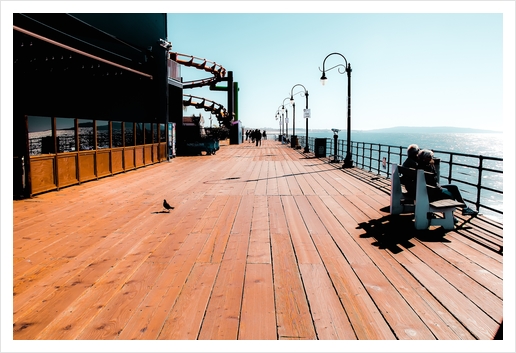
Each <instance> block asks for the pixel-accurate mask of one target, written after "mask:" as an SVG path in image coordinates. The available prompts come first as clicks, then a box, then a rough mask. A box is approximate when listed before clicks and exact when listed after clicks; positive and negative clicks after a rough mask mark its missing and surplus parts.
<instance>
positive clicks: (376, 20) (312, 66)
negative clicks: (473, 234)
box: [168, 2, 514, 131]
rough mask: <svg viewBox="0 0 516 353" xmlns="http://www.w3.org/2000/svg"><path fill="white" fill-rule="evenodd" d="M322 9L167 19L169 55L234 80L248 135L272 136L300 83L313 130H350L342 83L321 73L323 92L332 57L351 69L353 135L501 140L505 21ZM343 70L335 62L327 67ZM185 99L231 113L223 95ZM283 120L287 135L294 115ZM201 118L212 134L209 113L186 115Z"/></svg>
mask: <svg viewBox="0 0 516 353" xmlns="http://www.w3.org/2000/svg"><path fill="white" fill-rule="evenodd" d="M365 3H368V2H365ZM435 4H436V5H435V6H434V10H437V9H439V4H438V3H435ZM293 5H294V4H293ZM293 7H294V8H295V9H297V8H298V5H294V6H293ZM440 7H442V6H440ZM321 8H324V9H326V10H327V12H326V13H264V12H260V13H174V14H172V13H169V15H168V36H169V38H168V39H169V41H170V42H171V43H172V51H175V52H178V53H182V54H189V55H193V56H196V57H199V58H203V59H207V60H210V61H215V62H217V63H218V64H221V65H222V66H223V67H225V68H226V69H227V70H230V71H233V76H234V80H235V81H236V82H238V85H239V89H240V90H239V107H238V109H239V118H240V120H241V121H242V123H243V125H244V126H247V127H255V128H264V127H274V128H277V127H278V126H279V125H278V121H276V120H275V114H276V111H277V110H278V107H280V106H281V105H282V103H283V102H284V99H285V98H287V97H289V96H290V91H291V88H292V87H293V86H294V85H296V84H298V83H299V84H302V85H303V86H304V87H306V89H307V90H308V92H309V108H310V109H311V119H310V121H309V126H310V128H319V129H329V128H334V127H335V128H340V129H346V126H347V119H346V117H347V115H346V114H347V113H346V97H347V77H346V75H345V74H343V75H341V74H339V73H338V71H337V69H334V70H332V71H329V72H327V75H326V76H327V77H328V81H327V84H326V85H325V86H322V85H321V84H320V77H321V72H320V70H319V68H322V62H323V60H324V58H325V57H326V56H327V55H328V54H330V53H333V52H338V53H340V54H342V55H344V56H345V57H346V59H347V61H348V62H349V63H350V64H351V68H352V76H351V110H352V126H351V128H352V130H369V129H377V128H387V127H393V126H458V127H470V128H478V129H489V130H495V131H503V130H504V118H503V116H504V115H503V114H504V113H503V92H504V86H503V84H504V82H503V78H504V67H503V48H504V43H503V14H502V13H500V12H498V13H486V12H485V11H484V12H482V13H414V12H412V13H344V12H345V11H346V6H345V4H344V2H340V3H337V2H330V3H324V5H322V6H321ZM416 9H417V8H415V10H416ZM359 10H362V11H365V10H366V6H362V7H361V8H359ZM441 11H442V10H441ZM464 11H466V7H464ZM330 12H333V13H330ZM339 12H341V13H339ZM360 12H361V11H360ZM434 12H435V11H434ZM513 47H514V46H513ZM342 63H344V59H342V58H341V57H340V56H338V55H332V56H330V57H329V58H328V59H327V61H326V67H327V68H328V67H331V66H334V65H337V64H342ZM182 75H183V78H184V80H185V81H188V80H191V79H195V78H203V77H208V76H209V75H206V73H205V72H204V71H201V70H196V69H192V68H188V67H183V69H182ZM297 91H299V88H296V89H295V92H297ZM184 93H185V94H192V95H196V96H202V97H205V98H208V99H212V100H214V101H216V102H218V103H220V104H222V105H224V106H227V96H226V94H225V93H223V92H216V91H210V90H209V89H208V88H196V89H190V90H185V92H184ZM288 101H289V100H288V99H287V100H285V103H288ZM304 106H305V98H304V97H302V96H301V95H298V96H296V127H298V128H302V127H304V126H305V125H304V124H305V122H304V119H303V118H302V114H303V111H302V109H303V108H304ZM287 110H288V111H289V113H288V114H289V118H290V124H289V127H290V128H291V127H292V107H291V106H290V105H288V106H287ZM200 113H201V114H203V116H204V117H205V119H206V121H207V123H206V124H208V120H207V118H209V113H206V112H204V111H203V110H198V109H195V108H188V110H187V114H200Z"/></svg>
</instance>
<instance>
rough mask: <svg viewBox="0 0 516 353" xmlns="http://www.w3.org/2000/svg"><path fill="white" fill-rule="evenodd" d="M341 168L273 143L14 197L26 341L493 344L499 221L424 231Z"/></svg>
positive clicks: (17, 301)
mask: <svg viewBox="0 0 516 353" xmlns="http://www.w3.org/2000/svg"><path fill="white" fill-rule="evenodd" d="M337 167H338V166H337V165H334V164H330V163H328V161H327V159H319V158H314V157H313V155H311V154H308V155H304V154H302V153H301V152H300V151H297V150H293V149H291V148H289V147H287V146H284V145H281V144H279V143H278V142H276V141H270V140H269V141H263V143H262V146H260V147H256V146H254V145H253V144H251V143H243V144H241V145H231V146H221V149H220V150H219V151H218V152H217V154H216V155H214V156H197V157H179V158H175V159H173V160H172V161H170V162H165V163H161V164H157V165H153V166H148V167H145V168H141V169H138V170H134V171H130V172H127V173H124V174H120V175H116V176H114V177H108V178H104V179H100V180H98V181H93V182H88V183H84V184H81V185H77V186H72V187H69V188H65V189H62V190H60V191H58V192H50V193H46V194H42V195H39V196H36V197H34V198H32V199H28V200H21V201H13V207H14V208H13V215H14V217H13V218H14V223H13V224H14V233H13V234H14V235H13V236H14V238H13V339H14V340H115V339H124V340H171V339H174V340H215V339H223V340H247V339H253V340H317V339H319V340H392V339H398V340H475V339H478V340H490V339H493V337H494V336H495V334H496V333H497V331H498V329H499V327H500V324H501V323H502V321H503V255H502V253H503V252H502V251H500V249H501V247H502V246H503V236H502V235H503V227H502V225H500V224H496V223H494V222H490V221H487V220H485V219H483V217H478V218H475V219H471V220H470V219H467V218H464V217H462V216H460V215H458V217H459V218H461V221H460V223H459V227H458V228H457V229H456V230H455V231H449V232H444V231H443V230H442V228H440V227H434V228H432V229H430V230H428V231H415V230H414V228H413V225H412V220H411V216H410V215H401V216H396V217H390V216H389V215H388V205H389V194H388V193H387V192H386V190H387V191H388V185H389V183H388V180H385V179H383V178H379V177H378V176H374V175H372V174H370V173H367V172H364V171H361V170H358V169H356V168H353V169H348V170H343V169H339V168H337ZM164 198H165V199H167V201H168V202H169V203H170V204H171V205H172V206H174V207H175V209H174V210H172V211H171V212H170V213H165V212H163V210H162V206H161V204H162V201H163V199H164Z"/></svg>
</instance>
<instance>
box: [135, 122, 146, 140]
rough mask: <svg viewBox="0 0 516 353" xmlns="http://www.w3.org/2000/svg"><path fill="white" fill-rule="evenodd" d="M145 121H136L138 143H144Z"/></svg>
mask: <svg viewBox="0 0 516 353" xmlns="http://www.w3.org/2000/svg"><path fill="white" fill-rule="evenodd" d="M143 136H144V135H143V123H136V144H137V145H143Z"/></svg>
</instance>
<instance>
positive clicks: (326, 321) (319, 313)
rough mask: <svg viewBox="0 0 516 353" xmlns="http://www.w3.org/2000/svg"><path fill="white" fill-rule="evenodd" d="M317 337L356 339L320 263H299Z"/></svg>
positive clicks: (321, 338) (325, 338)
mask: <svg viewBox="0 0 516 353" xmlns="http://www.w3.org/2000/svg"><path fill="white" fill-rule="evenodd" d="M299 268H300V271H301V276H302V277H303V284H304V286H305V290H306V293H307V296H308V302H309V304H310V311H311V313H312V317H313V321H314V325H315V330H316V332H317V338H318V339H320V340H352V339H356V336H355V331H354V330H353V327H352V326H351V324H350V322H349V319H348V316H347V314H346V311H345V310H344V308H343V307H342V303H341V302H340V300H339V297H338V295H337V293H336V292H335V288H334V287H333V284H332V282H331V280H330V278H329V277H328V273H327V272H326V269H325V268H324V266H323V265H322V264H300V265H299Z"/></svg>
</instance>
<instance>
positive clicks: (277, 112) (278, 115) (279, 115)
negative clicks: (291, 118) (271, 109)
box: [276, 109, 281, 141]
mask: <svg viewBox="0 0 516 353" xmlns="http://www.w3.org/2000/svg"><path fill="white" fill-rule="evenodd" d="M278 119H279V131H280V132H279V138H278V140H280V141H281V114H280V111H279V109H278V110H276V120H278Z"/></svg>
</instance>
